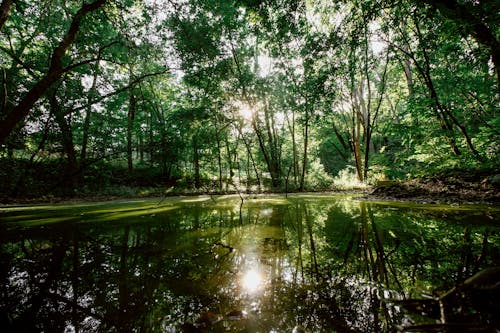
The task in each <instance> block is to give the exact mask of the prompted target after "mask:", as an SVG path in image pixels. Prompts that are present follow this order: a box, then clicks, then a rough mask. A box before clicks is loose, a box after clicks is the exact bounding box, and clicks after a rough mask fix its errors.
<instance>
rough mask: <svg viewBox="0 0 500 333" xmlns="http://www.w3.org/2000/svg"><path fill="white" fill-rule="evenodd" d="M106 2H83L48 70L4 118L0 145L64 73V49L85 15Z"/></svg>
mask: <svg viewBox="0 0 500 333" xmlns="http://www.w3.org/2000/svg"><path fill="white" fill-rule="evenodd" d="M105 3H106V0H96V1H94V2H92V3H87V4H84V5H83V6H82V7H81V8H80V9H79V10H78V12H77V13H76V14H75V16H74V17H73V20H72V21H71V24H70V27H69V30H68V32H67V33H66V34H65V35H64V37H63V38H62V40H61V41H60V42H59V45H58V46H57V47H56V48H55V49H54V51H53V52H52V56H51V61H50V67H49V70H48V72H47V73H46V74H45V76H43V77H42V78H41V79H40V81H38V82H37V83H35V85H34V86H33V87H32V88H31V89H30V90H29V91H28V92H27V93H26V95H25V96H24V97H23V98H22V99H21V101H20V102H19V104H17V105H16V106H15V107H14V108H13V109H12V111H11V112H10V113H9V114H8V115H7V117H6V118H5V119H4V121H3V124H2V126H0V145H1V144H3V143H4V142H5V140H6V139H7V137H8V136H9V134H10V133H11V132H12V131H13V130H14V128H15V127H16V125H17V124H19V123H20V122H21V121H22V120H23V119H24V118H25V117H26V116H27V115H28V114H29V112H30V111H31V109H32V108H33V106H34V105H35V103H36V102H37V101H38V100H39V99H40V97H42V95H43V94H44V93H45V92H46V91H47V90H48V89H49V88H50V87H51V86H52V85H53V84H54V83H56V82H57V81H58V80H59V79H60V78H61V76H62V75H63V74H64V72H65V69H64V68H63V67H62V59H63V57H64V56H65V54H66V51H67V50H68V48H69V47H70V46H71V44H72V43H73V41H74V40H75V38H76V35H77V33H78V31H79V30H80V25H81V24H82V21H83V18H84V17H85V15H87V14H89V13H91V12H93V11H95V10H97V9H99V7H101V6H103V5H104V4H105Z"/></svg>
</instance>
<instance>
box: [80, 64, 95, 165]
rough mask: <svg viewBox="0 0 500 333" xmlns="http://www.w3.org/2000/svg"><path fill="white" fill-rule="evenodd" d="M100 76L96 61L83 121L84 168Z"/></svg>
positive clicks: (81, 159) (82, 159)
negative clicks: (93, 106) (93, 105)
mask: <svg viewBox="0 0 500 333" xmlns="http://www.w3.org/2000/svg"><path fill="white" fill-rule="evenodd" d="M98 75H99V60H97V61H96V63H95V67H94V76H93V78H92V86H91V87H90V89H89V91H88V93H87V94H88V96H87V110H85V119H84V121H83V128H82V132H83V137H82V150H81V152H80V164H81V165H82V166H83V167H84V166H85V160H86V159H87V146H88V142H89V129H90V120H91V115H92V104H93V100H94V96H95V94H96V92H97V77H98Z"/></svg>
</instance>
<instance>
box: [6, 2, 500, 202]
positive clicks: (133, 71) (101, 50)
mask: <svg viewBox="0 0 500 333" xmlns="http://www.w3.org/2000/svg"><path fill="white" fill-rule="evenodd" d="M499 23H500V8H499V3H498V1H495V0H488V1H472V0H440V1H427V0H414V1H409V0H408V1H406V0H405V1H394V0H367V1H358V0H351V1H348V0H343V1H325V0H303V1H301V0H293V1H281V0H279V1H273V0H265V1H259V0H233V1H227V0H144V1H133V0H117V1H110V0H94V1H88V0H84V1H66V0H64V1H63V0H53V1H41V0H38V1H36V0H34V1H31V0H3V1H2V2H1V5H0V71H1V72H0V74H1V75H0V88H1V89H0V121H1V125H0V163H1V168H0V178H1V179H2V180H1V181H0V187H1V190H0V195H1V196H10V197H15V196H19V195H26V194H27V193H29V195H33V196H40V195H45V194H49V193H51V194H54V193H55V194H57V195H74V194H78V193H83V194H85V193H94V192H96V191H97V192H99V191H101V192H102V190H103V188H111V187H113V186H115V187H116V186H121V187H122V188H123V186H135V185H137V186H143V187H144V186H149V187H152V188H161V191H164V190H165V189H167V188H182V189H184V190H187V189H194V190H197V191H204V192H207V191H218V192H228V191H233V192H234V191H238V192H239V191H244V190H246V191H265V190H274V191H279V190H287V191H305V190H317V189H331V188H332V186H333V185H332V184H334V183H335V182H337V183H338V182H341V181H342V180H343V181H344V182H351V183H356V184H360V185H363V184H373V183H375V182H377V181H382V180H387V179H408V178H413V177H417V176H421V175H426V174H433V173H447V172H455V171H457V170H459V171H462V172H463V171H465V172H472V171H473V172H481V171H484V170H486V172H491V170H495V168H497V167H498V165H499V161H500V158H499V157H500V145H499V142H500V140H499V134H500V113H499V112H500V103H499V100H500V86H499V84H500V39H499V38H500V37H499V36H500V24H499ZM494 172H497V171H494Z"/></svg>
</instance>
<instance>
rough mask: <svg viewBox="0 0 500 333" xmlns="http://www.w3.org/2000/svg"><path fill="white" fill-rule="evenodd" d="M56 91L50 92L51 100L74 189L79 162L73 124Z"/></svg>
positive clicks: (68, 173) (68, 174)
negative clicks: (67, 116)
mask: <svg viewBox="0 0 500 333" xmlns="http://www.w3.org/2000/svg"><path fill="white" fill-rule="evenodd" d="M56 92H57V90H54V91H53V92H52V93H51V94H50V97H49V102H50V108H51V111H52V114H53V115H54V117H55V119H56V122H57V125H58V126H59V129H60V130H61V137H62V144H63V149H64V152H65V154H66V156H67V159H68V161H67V162H68V165H67V178H68V185H69V186H70V189H72V188H73V187H74V186H75V177H76V174H77V172H78V163H77V160H76V153H75V145H74V142H73V131H72V129H71V124H70V123H69V121H68V120H67V119H66V118H65V117H64V114H65V113H64V111H63V110H62V109H61V106H60V104H59V101H58V100H57V97H56Z"/></svg>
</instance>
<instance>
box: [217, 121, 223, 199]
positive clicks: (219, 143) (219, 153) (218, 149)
mask: <svg viewBox="0 0 500 333" xmlns="http://www.w3.org/2000/svg"><path fill="white" fill-rule="evenodd" d="M215 127H216V129H215V131H216V133H215V140H216V141H217V168H218V169H219V191H220V192H222V190H223V186H222V151H221V150H222V148H221V139H220V133H219V129H218V128H217V124H216V125H215Z"/></svg>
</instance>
